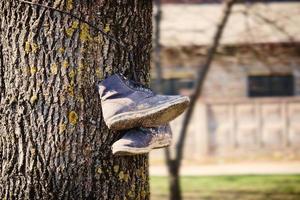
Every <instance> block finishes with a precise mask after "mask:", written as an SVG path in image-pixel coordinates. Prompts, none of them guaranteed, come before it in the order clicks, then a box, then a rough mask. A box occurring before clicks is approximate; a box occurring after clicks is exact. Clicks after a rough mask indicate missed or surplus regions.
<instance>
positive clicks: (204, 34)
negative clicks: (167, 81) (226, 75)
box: [161, 2, 300, 47]
mask: <svg viewBox="0 0 300 200" xmlns="http://www.w3.org/2000/svg"><path fill="white" fill-rule="evenodd" d="M222 8H223V7H222V4H163V5H162V11H163V18H162V22H161V44H162V45H163V46H168V47H172V46H190V45H196V46H199V45H200V46H205V45H208V44H210V43H211V40H212V37H213V34H214V32H215V29H216V26H217V23H218V21H219V20H220V16H221V14H222ZM299 24H300V3H299V2H285V3H279V2H271V3H253V4H236V5H235V6H234V9H233V14H232V15H231V17H230V18H229V21H228V24H227V26H226V28H225V31H224V35H223V37H222V40H221V44H223V45H227V44H228V45H235V44H253V43H254V44H259V43H289V42H300V26H299Z"/></svg>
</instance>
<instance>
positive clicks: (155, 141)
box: [112, 125, 172, 155]
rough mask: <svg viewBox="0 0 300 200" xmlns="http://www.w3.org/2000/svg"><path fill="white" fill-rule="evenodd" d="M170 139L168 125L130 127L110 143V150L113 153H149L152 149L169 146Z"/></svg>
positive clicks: (170, 133)
mask: <svg viewBox="0 0 300 200" xmlns="http://www.w3.org/2000/svg"><path fill="white" fill-rule="evenodd" d="M171 139H172V132H171V128H170V125H162V126H158V127H154V128H136V129H131V130H129V131H128V132H126V133H125V135H124V136H123V137H122V138H121V139H119V140H118V141H116V142H115V143H114V144H113V145H112V152H113V154H114V155H136V154H144V153H149V152H150V151H151V150H152V149H158V148H163V147H167V146H169V145H170V143H171Z"/></svg>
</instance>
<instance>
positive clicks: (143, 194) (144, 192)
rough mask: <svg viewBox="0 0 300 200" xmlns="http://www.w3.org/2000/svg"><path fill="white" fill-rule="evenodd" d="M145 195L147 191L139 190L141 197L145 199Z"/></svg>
mask: <svg viewBox="0 0 300 200" xmlns="http://www.w3.org/2000/svg"><path fill="white" fill-rule="evenodd" d="M146 196H147V192H146V191H145V190H142V191H141V197H142V199H146Z"/></svg>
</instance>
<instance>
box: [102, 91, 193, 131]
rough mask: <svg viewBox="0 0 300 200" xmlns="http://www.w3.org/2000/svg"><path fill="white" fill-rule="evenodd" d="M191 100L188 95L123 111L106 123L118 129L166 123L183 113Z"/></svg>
mask: <svg viewBox="0 0 300 200" xmlns="http://www.w3.org/2000/svg"><path fill="white" fill-rule="evenodd" d="M189 102H190V100H189V98H188V97H182V98H178V99H175V100H174V101H170V102H166V103H164V104H162V105H159V106H156V107H154V108H148V109H144V110H139V111H132V112H126V113H121V114H118V115H115V116H113V117H112V118H110V119H108V120H107V122H106V124H107V126H108V127H109V128H110V129H112V130H116V131H118V130H126V129H131V128H134V127H154V126H158V125H162V124H166V123H168V122H169V121H171V120H173V119H175V118H176V117H177V116H179V115H180V114H181V113H183V112H184V110H185V109H186V108H187V107H188V105H189Z"/></svg>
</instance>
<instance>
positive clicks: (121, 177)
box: [119, 171, 124, 180]
mask: <svg viewBox="0 0 300 200" xmlns="http://www.w3.org/2000/svg"><path fill="white" fill-rule="evenodd" d="M123 179H124V172H123V171H120V173H119V180H123Z"/></svg>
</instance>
